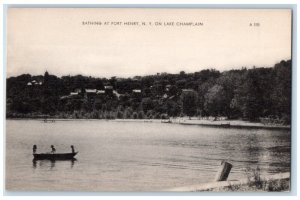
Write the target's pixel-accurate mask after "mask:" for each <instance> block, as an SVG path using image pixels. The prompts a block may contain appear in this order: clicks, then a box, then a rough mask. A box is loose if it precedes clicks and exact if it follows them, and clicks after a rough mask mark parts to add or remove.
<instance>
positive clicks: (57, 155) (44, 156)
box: [32, 152, 78, 160]
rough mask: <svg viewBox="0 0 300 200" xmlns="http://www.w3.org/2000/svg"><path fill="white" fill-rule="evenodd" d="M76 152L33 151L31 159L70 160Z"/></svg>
mask: <svg viewBox="0 0 300 200" xmlns="http://www.w3.org/2000/svg"><path fill="white" fill-rule="evenodd" d="M77 153H78V152H74V153H34V154H32V155H33V159H35V160H70V159H74V156H76V154H77Z"/></svg>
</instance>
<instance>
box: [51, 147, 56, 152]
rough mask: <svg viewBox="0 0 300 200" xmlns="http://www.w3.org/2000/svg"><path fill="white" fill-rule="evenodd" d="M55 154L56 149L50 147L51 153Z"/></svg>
mask: <svg viewBox="0 0 300 200" xmlns="http://www.w3.org/2000/svg"><path fill="white" fill-rule="evenodd" d="M55 152H56V149H55V148H54V146H53V145H51V153H55Z"/></svg>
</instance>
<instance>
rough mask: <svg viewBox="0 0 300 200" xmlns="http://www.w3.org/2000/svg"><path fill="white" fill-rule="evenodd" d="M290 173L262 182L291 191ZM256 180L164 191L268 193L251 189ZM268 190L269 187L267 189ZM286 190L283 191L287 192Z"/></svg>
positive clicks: (262, 180) (203, 184) (191, 186)
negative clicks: (282, 185) (283, 186)
mask: <svg viewBox="0 0 300 200" xmlns="http://www.w3.org/2000/svg"><path fill="white" fill-rule="evenodd" d="M290 177H291V174H290V172H283V173H277V174H273V175H266V176H261V177H260V181H261V183H262V184H264V185H265V186H269V188H271V187H270V186H271V184H272V183H273V184H274V183H276V185H277V186H279V185H280V182H282V183H281V184H284V185H285V187H286V188H285V189H287V190H290ZM255 181H256V180H254V178H253V177H252V178H251V179H248V178H245V179H240V180H228V181H219V182H209V183H202V184H197V185H189V186H181V187H175V188H168V189H165V190H163V191H170V192H214V191H216V192H222V191H227V192H228V191H229V192H230V191H231V192H239V191H261V192H268V190H263V189H258V188H255V187H250V185H251V184H254V183H255ZM266 188H268V187H266ZM251 189H252V190H251ZM285 189H284V190H283V191H285Z"/></svg>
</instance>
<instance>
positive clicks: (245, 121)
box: [5, 8, 292, 192]
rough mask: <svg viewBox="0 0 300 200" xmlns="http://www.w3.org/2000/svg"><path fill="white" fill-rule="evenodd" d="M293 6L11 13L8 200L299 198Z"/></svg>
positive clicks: (27, 10)
mask: <svg viewBox="0 0 300 200" xmlns="http://www.w3.org/2000/svg"><path fill="white" fill-rule="evenodd" d="M291 49H292V10H291V9H280V8H278V9H229V8H227V9H201V8H193V9H188V8H185V9H183V8H182V9H178V8H177V9H175V8H168V9H167V8H8V10H7V66H6V72H7V74H6V133H5V134H6V135H5V138H6V140H5V148H6V151H5V152H6V155H5V188H6V190H7V191H37V192H38V191H39V192H40V191H53V192H56V191H74V192H75V191H76V192H77V191H79V192H94V191H96V192H124V191H125V192H170V191H178V192H207V191H209V192H233V191H234V192H235V191H238V192H240V191H244V192H270V191H277V192H278V191H279V192H286V191H290V188H291V184H290V177H291V174H290V172H291V71H292V52H291Z"/></svg>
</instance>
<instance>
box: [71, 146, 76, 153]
mask: <svg viewBox="0 0 300 200" xmlns="http://www.w3.org/2000/svg"><path fill="white" fill-rule="evenodd" d="M71 149H72V153H75V150H74V146H73V145H71Z"/></svg>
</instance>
